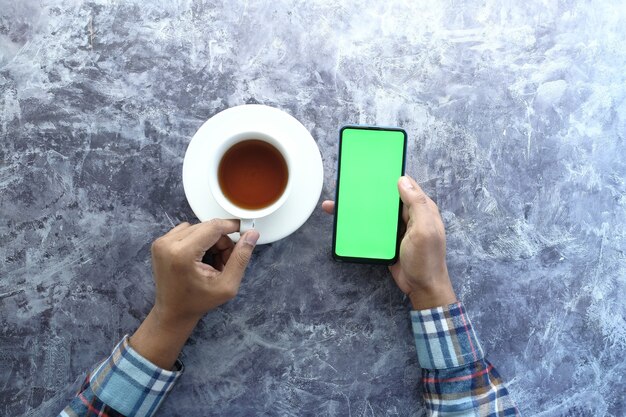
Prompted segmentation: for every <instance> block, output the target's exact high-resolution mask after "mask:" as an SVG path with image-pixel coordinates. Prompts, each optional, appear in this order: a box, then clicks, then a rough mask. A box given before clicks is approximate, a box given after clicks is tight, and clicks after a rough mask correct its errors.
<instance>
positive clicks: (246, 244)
mask: <svg viewBox="0 0 626 417" xmlns="http://www.w3.org/2000/svg"><path fill="white" fill-rule="evenodd" d="M258 240H259V232H257V231H256V230H249V231H247V232H246V233H244V235H243V236H241V239H239V241H238V242H237V244H236V245H235V247H234V248H233V252H232V253H231V255H230V257H229V258H228V262H226V265H224V271H223V277H224V281H226V282H227V284H228V285H229V286H230V288H233V289H234V292H235V293H236V292H237V290H238V289H239V284H240V283H241V279H242V278H243V274H244V273H245V272H246V267H247V266H248V262H250V258H251V257H252V251H253V250H254V247H255V246H256V242H257V241H258Z"/></svg>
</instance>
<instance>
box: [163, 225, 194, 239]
mask: <svg viewBox="0 0 626 417" xmlns="http://www.w3.org/2000/svg"><path fill="white" fill-rule="evenodd" d="M190 226H191V225H190V224H189V223H188V222H183V223H181V224H179V225H178V226H175V227H173V228H171V229H170V230H169V231H168V232H167V233H166V234H164V235H163V236H172V235H174V234H176V233H177V232H180V231H181V230H185V229H187V228H189V227H190Z"/></svg>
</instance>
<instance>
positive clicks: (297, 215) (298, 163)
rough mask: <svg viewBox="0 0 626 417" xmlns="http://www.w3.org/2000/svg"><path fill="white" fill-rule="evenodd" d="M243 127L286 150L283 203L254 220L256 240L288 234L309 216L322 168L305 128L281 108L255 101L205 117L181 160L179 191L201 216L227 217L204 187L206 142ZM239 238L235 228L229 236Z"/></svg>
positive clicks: (319, 189) (206, 185)
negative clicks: (288, 167)
mask: <svg viewBox="0 0 626 417" xmlns="http://www.w3.org/2000/svg"><path fill="white" fill-rule="evenodd" d="M243 131H258V132H264V133H266V134H267V135H270V136H272V137H274V138H276V139H277V140H279V141H281V143H282V144H283V146H285V147H288V148H290V149H291V151H290V154H291V155H292V160H293V166H295V167H296V169H295V170H294V172H292V173H290V175H291V176H292V178H291V179H292V181H293V186H292V188H291V192H290V194H289V197H288V198H287V200H286V201H285V203H284V204H283V205H282V206H281V207H280V208H279V209H278V210H276V211H275V212H274V213H272V214H270V215H269V216H267V217H262V218H260V219H257V220H256V225H255V228H256V229H257V230H258V231H259V234H260V235H261V237H260V238H259V242H258V243H259V244H263V243H271V242H274V241H277V240H279V239H282V238H284V237H286V236H289V235H290V234H291V233H293V232H295V231H296V230H298V228H299V227H300V226H302V225H303V224H304V222H305V221H307V219H308V218H309V217H310V216H311V213H313V210H314V209H315V206H316V205H317V202H318V200H319V198H320V194H321V192H322V183H323V180H324V167H323V165H322V156H321V155H320V151H319V149H318V147H317V144H316V143H315V140H314V139H313V137H312V136H311V134H310V133H309V131H308V130H307V129H306V128H305V127H304V126H303V125H302V123H300V122H299V121H298V120H296V119H295V118H294V117H292V116H291V115H289V114H287V113H285V112H284V111H282V110H278V109H275V108H273V107H269V106H263V105H258V104H248V105H243V106H237V107H232V108H230V109H226V110H224V111H222V112H220V113H218V114H216V115H215V116H213V117H211V118H210V119H209V120H207V121H206V122H205V123H204V124H203V125H202V126H201V127H200V129H198V131H197V132H196V134H195V135H194V136H193V138H192V139H191V142H190V143H189V147H188V148H187V152H186V153H185V159H184V161H183V187H184V189H185V196H186V197H187V201H188V202H189V205H190V206H191V209H192V210H193V212H194V213H195V215H196V216H197V217H198V219H200V220H201V221H206V220H210V219H213V218H222V219H228V218H232V217H233V216H232V215H230V214H228V213H227V212H226V211H225V210H224V209H223V208H222V207H221V206H219V205H218V204H217V202H216V201H215V199H214V198H213V194H212V193H211V190H210V189H209V179H208V176H209V172H210V169H209V168H210V167H208V166H207V164H208V161H209V157H208V155H209V154H208V151H207V150H208V149H209V147H210V146H209V142H210V141H211V138H212V137H225V136H231V135H234V134H237V133H238V132H243ZM230 237H231V238H232V239H233V240H235V241H236V240H238V239H239V233H233V234H232V235H231V236H230Z"/></svg>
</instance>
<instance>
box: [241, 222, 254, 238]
mask: <svg viewBox="0 0 626 417" xmlns="http://www.w3.org/2000/svg"><path fill="white" fill-rule="evenodd" d="M254 225H255V219H241V220H239V234H240V235H243V234H244V233H246V232H247V231H248V230H252V229H254Z"/></svg>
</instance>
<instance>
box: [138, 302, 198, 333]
mask: <svg viewBox="0 0 626 417" xmlns="http://www.w3.org/2000/svg"><path fill="white" fill-rule="evenodd" d="M148 316H152V318H153V320H154V322H155V325H157V326H158V327H159V328H160V330H161V331H164V332H167V333H169V334H187V336H189V334H191V332H192V331H193V329H194V328H195V327H196V325H197V324H198V322H199V321H200V317H196V316H194V315H183V314H175V313H172V312H170V311H169V310H168V309H166V308H164V307H162V306H161V305H159V303H158V302H157V303H156V304H155V305H154V307H152V310H150V313H149V314H148Z"/></svg>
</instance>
